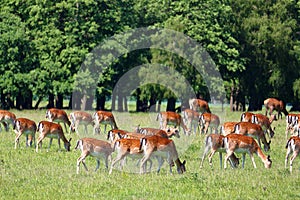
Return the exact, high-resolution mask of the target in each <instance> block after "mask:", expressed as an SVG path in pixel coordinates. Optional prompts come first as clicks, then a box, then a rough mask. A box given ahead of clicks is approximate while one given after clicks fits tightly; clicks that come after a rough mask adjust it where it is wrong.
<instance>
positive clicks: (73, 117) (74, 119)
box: [69, 111, 94, 134]
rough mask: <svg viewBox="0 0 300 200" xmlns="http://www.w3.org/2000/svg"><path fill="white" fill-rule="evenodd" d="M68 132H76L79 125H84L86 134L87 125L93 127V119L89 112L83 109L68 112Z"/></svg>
mask: <svg viewBox="0 0 300 200" xmlns="http://www.w3.org/2000/svg"><path fill="white" fill-rule="evenodd" d="M69 116H70V121H71V125H70V132H76V133H77V134H78V127H79V125H83V126H84V133H85V134H88V125H91V126H93V127H94V121H93V118H92V115H91V114H90V113H87V112H84V111H74V112H72V113H70V115H69Z"/></svg>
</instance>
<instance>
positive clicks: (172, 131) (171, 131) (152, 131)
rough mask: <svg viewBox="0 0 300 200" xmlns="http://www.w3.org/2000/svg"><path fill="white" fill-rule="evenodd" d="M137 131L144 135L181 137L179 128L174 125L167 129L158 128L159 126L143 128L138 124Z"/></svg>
mask: <svg viewBox="0 0 300 200" xmlns="http://www.w3.org/2000/svg"><path fill="white" fill-rule="evenodd" d="M135 132H136V133H141V134H144V135H159V136H161V137H165V138H172V137H173V136H174V137H177V138H180V135H179V130H178V128H174V127H167V128H166V129H158V128H148V127H146V128H141V127H140V126H137V127H136V129H135Z"/></svg>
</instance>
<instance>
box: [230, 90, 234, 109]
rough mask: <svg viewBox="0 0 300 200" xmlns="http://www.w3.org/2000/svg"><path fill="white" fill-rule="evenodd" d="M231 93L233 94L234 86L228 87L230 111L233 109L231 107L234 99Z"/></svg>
mask: <svg viewBox="0 0 300 200" xmlns="http://www.w3.org/2000/svg"><path fill="white" fill-rule="evenodd" d="M233 94H234V86H231V89H230V100H229V104H230V111H231V112H233V111H234V109H233V101H234V97H233Z"/></svg>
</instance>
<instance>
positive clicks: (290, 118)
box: [285, 113, 300, 139]
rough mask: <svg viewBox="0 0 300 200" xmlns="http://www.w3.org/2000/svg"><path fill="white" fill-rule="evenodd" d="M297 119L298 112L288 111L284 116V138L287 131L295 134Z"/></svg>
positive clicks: (298, 116) (299, 117)
mask: <svg viewBox="0 0 300 200" xmlns="http://www.w3.org/2000/svg"><path fill="white" fill-rule="evenodd" d="M299 119H300V114H296V113H289V114H288V115H287V116H286V129H285V135H286V139H288V134H289V132H291V133H292V134H295V132H297V127H298V124H299Z"/></svg>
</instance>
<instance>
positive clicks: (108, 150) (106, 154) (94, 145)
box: [75, 138, 113, 174]
mask: <svg viewBox="0 0 300 200" xmlns="http://www.w3.org/2000/svg"><path fill="white" fill-rule="evenodd" d="M75 149H80V150H81V155H80V157H79V158H78V159H77V171H76V172H77V174H79V170H80V163H82V164H83V166H84V168H85V170H86V171H88V168H87V166H86V164H85V158H86V157H87V156H92V157H94V158H95V159H96V162H97V165H96V168H95V171H97V170H98V169H99V167H100V158H103V159H104V161H105V168H106V169H108V159H109V158H110V157H111V154H112V152H113V148H112V146H111V144H110V143H108V142H106V141H103V140H97V139H95V138H81V139H80V140H78V141H77V144H76V147H75Z"/></svg>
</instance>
